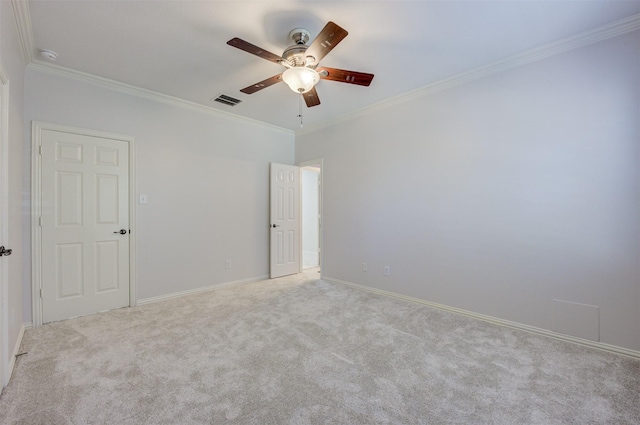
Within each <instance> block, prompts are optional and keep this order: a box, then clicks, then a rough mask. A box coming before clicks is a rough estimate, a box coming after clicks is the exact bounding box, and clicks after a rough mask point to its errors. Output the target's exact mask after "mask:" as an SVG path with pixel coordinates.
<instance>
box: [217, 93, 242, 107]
mask: <svg viewBox="0 0 640 425" xmlns="http://www.w3.org/2000/svg"><path fill="white" fill-rule="evenodd" d="M213 100H214V101H215V102H220V103H224V104H225V105H229V106H236V105H237V104H238V103H240V102H242V101H241V100H240V99H236V98H233V97H231V96H227V95H226V94H221V95H219V96H218V97H216V98H215V99H213Z"/></svg>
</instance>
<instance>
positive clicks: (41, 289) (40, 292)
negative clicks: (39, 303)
mask: <svg viewBox="0 0 640 425" xmlns="http://www.w3.org/2000/svg"><path fill="white" fill-rule="evenodd" d="M40 298H42V289H40Z"/></svg>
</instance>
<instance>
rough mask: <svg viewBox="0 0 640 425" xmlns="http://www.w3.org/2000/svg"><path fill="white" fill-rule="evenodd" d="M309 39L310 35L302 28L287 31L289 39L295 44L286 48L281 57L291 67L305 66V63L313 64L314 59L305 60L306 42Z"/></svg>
mask: <svg viewBox="0 0 640 425" xmlns="http://www.w3.org/2000/svg"><path fill="white" fill-rule="evenodd" d="M310 37H311V33H310V32H309V31H307V30H306V29H304V28H294V29H292V30H291V31H289V38H290V39H291V40H292V41H293V42H294V43H295V44H293V45H291V46H289V47H287V48H286V49H285V50H284V52H283V53H282V57H283V58H285V59H286V60H287V62H289V64H290V65H291V66H305V65H306V64H307V62H310V64H313V62H315V58H307V57H306V56H305V54H304V53H305V52H306V51H307V48H308V47H309V46H307V44H306V43H307V41H309V38H310Z"/></svg>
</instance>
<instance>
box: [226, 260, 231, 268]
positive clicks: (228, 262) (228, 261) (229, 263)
mask: <svg viewBox="0 0 640 425" xmlns="http://www.w3.org/2000/svg"><path fill="white" fill-rule="evenodd" d="M224 268H225V269H230V268H231V260H226V261H225V262H224Z"/></svg>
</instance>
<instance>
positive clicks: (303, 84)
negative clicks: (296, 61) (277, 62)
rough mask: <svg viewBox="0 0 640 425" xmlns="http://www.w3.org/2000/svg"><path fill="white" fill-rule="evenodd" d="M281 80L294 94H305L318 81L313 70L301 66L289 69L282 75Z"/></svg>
mask: <svg viewBox="0 0 640 425" xmlns="http://www.w3.org/2000/svg"><path fill="white" fill-rule="evenodd" d="M282 80H283V81H284V82H285V83H287V85H288V86H289V88H291V90H293V91H294V92H296V93H306V92H308V91H309V90H311V89H312V88H313V87H314V86H315V85H316V84H317V83H318V81H320V75H318V73H317V72H316V70H315V69H311V68H306V67H303V66H299V67H294V68H289V69H287V70H286V71H284V72H283V73H282Z"/></svg>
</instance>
